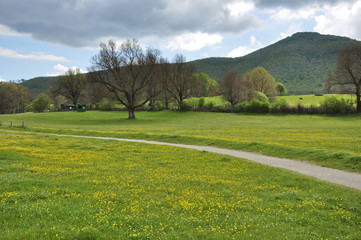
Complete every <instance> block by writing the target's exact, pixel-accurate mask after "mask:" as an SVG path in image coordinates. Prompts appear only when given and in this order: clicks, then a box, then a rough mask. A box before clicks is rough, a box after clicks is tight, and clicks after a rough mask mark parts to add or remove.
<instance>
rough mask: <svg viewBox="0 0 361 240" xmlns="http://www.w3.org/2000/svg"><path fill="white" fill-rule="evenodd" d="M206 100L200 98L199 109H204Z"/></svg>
mask: <svg viewBox="0 0 361 240" xmlns="http://www.w3.org/2000/svg"><path fill="white" fill-rule="evenodd" d="M204 103H205V99H204V97H201V98H199V100H198V108H199V109H201V108H203V107H204Z"/></svg>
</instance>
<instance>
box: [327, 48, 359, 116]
mask: <svg viewBox="0 0 361 240" xmlns="http://www.w3.org/2000/svg"><path fill="white" fill-rule="evenodd" d="M334 74H335V76H334V77H333V79H334V80H333V85H334V86H346V88H347V87H348V88H350V86H352V87H353V89H354V92H355V94H356V104H357V112H361V46H352V47H345V48H343V49H342V50H341V51H340V53H339V56H338V61H337V65H336V68H335V71H334Z"/></svg>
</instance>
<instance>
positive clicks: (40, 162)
mask: <svg viewBox="0 0 361 240" xmlns="http://www.w3.org/2000/svg"><path fill="white" fill-rule="evenodd" d="M87 114H90V113H87ZM40 115H42V114H38V115H34V117H37V116H40ZM43 115H44V116H43V119H44V118H45V116H49V117H50V116H51V114H50V115H48V114H43ZM138 115H139V116H142V114H138ZM57 116H58V118H59V116H60V115H57ZM65 116H66V114H64V117H65ZM73 116H75V115H73ZM79 116H82V117H84V121H85V123H83V125H86V124H90V123H91V122H92V121H94V120H90V119H89V116H88V117H87V118H85V116H87V115H86V114H84V115H79ZM143 117H145V116H143ZM168 117H169V116H168ZM193 117H194V116H193ZM238 117H239V116H238ZM118 118H119V115H117V122H118V121H120V122H121V123H122V124H124V125H126V126H129V127H131V126H132V124H135V122H126V123H124V122H125V121H122V120H119V119H118ZM179 118H181V117H179ZM86 119H88V122H87V121H86ZM52 121H54V124H60V123H56V121H55V119H54V118H53V120H52ZM63 121H65V120H63ZM109 121H110V122H113V121H112V120H110V119H109ZM114 121H115V117H114ZM141 121H143V122H147V121H146V120H141V119H140V120H139V122H141ZM148 121H150V122H151V120H148ZM61 124H65V123H64V122H62V123H61ZM68 124H70V123H68ZM109 124H110V123H109ZM118 124H119V123H118ZM158 124H159V123H158ZM90 125H91V124H90ZM70 127H74V126H73V125H71V126H70ZM108 128H109V129H107V130H110V129H111V127H110V126H108ZM95 130H97V129H95ZM0 139H1V145H0V152H1V155H0V233H1V237H0V238H1V239H2V240H7V239H360V237H361V194H360V191H356V190H352V189H347V188H343V187H339V186H334V185H331V184H327V183H323V182H320V181H316V180H313V179H311V178H307V177H303V176H301V175H298V174H294V173H291V172H289V171H285V170H280V169H275V168H270V167H267V166H263V165H259V164H255V163H252V162H249V161H245V160H241V159H236V158H232V157H225V156H221V155H217V154H211V153H207V152H200V151H193V150H186V149H181V148H175V147H167V146H157V145H146V144H137V143H124V142H117V141H110V140H95V139H78V138H76V139H75V138H68V137H55V136H35V135H28V134H24V135H23V134H21V133H16V134H15V133H4V132H0Z"/></svg>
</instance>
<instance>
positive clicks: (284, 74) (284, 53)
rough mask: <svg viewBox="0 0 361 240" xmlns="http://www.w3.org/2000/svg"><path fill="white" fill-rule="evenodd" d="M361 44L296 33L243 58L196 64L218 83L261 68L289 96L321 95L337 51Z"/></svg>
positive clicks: (214, 60)
mask: <svg viewBox="0 0 361 240" xmlns="http://www.w3.org/2000/svg"><path fill="white" fill-rule="evenodd" d="M356 44H361V42H360V41H356V40H352V39H350V38H346V37H339V36H331V35H321V34H319V33H311V32H304V33H296V34H294V35H293V36H291V37H287V38H285V39H283V40H281V41H279V42H277V43H275V44H272V45H270V46H268V47H265V48H262V49H260V50H258V51H255V52H253V53H251V54H248V55H246V56H244V57H238V58H206V59H201V60H196V61H194V63H195V65H196V68H197V71H198V72H204V73H207V74H208V75H209V76H211V77H212V78H213V79H215V80H216V81H219V80H220V79H221V78H222V76H223V75H224V73H226V72H227V71H228V70H236V71H237V72H239V73H240V75H243V74H245V73H246V72H248V71H250V70H252V69H253V68H255V67H258V66H261V67H263V68H265V69H266V70H267V71H268V72H269V73H271V74H272V76H273V77H274V78H275V79H276V81H277V82H281V83H283V84H284V85H285V86H286V88H287V89H288V92H289V93H290V94H310V93H316V92H320V91H321V90H322V84H323V82H324V81H325V79H326V74H327V72H328V71H329V70H332V69H334V67H335V64H336V62H337V57H338V52H339V50H341V49H342V48H343V47H345V46H348V45H356Z"/></svg>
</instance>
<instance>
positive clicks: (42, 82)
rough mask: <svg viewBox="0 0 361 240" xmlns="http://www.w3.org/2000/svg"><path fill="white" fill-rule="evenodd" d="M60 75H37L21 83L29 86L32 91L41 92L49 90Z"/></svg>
mask: <svg viewBox="0 0 361 240" xmlns="http://www.w3.org/2000/svg"><path fill="white" fill-rule="evenodd" d="M57 78H58V77H36V78H32V79H29V80H27V81H24V82H22V83H21V85H23V86H24V87H27V88H28V89H29V90H30V91H32V92H34V93H36V94H39V93H42V92H45V91H46V90H48V88H49V87H50V86H51V85H52V84H53V81H54V80H55V79H57Z"/></svg>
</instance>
